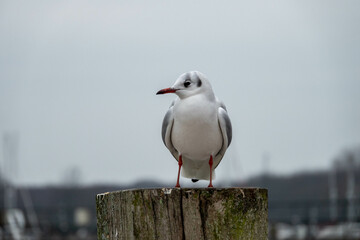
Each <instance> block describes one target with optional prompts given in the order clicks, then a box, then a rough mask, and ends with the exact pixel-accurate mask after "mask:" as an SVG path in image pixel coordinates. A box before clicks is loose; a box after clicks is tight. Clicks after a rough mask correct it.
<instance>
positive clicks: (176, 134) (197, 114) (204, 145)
mask: <svg viewBox="0 0 360 240" xmlns="http://www.w3.org/2000/svg"><path fill="white" fill-rule="evenodd" d="M171 141H172V143H173V145H174V147H175V149H176V150H177V151H178V152H179V153H180V154H182V155H183V156H184V157H186V158H189V159H192V160H199V161H203V160H208V159H209V156H210V155H213V156H214V155H215V154H216V153H218V151H219V150H220V148H221V146H222V134H221V130H220V128H219V123H218V117H217V106H216V103H214V102H211V101H207V100H206V99H204V97H202V96H194V97H191V98H187V99H183V100H182V101H179V102H178V103H177V104H176V105H175V106H174V125H173V129H172V133H171Z"/></svg>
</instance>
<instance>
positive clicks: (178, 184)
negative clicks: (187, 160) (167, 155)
mask: <svg viewBox="0 0 360 240" xmlns="http://www.w3.org/2000/svg"><path fill="white" fill-rule="evenodd" d="M178 163H179V171H178V177H177V182H176V186H175V187H178V188H179V187H180V183H179V180H180V169H181V166H182V164H183V162H182V156H181V155H180V156H179V162H178Z"/></svg>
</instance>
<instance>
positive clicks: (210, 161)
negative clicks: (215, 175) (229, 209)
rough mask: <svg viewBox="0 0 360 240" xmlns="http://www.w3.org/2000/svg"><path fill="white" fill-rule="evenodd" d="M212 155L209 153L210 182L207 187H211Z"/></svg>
mask: <svg viewBox="0 0 360 240" xmlns="http://www.w3.org/2000/svg"><path fill="white" fill-rule="evenodd" d="M213 163H214V162H213V156H212V155H210V160H209V166H210V183H209V186H208V187H213V185H212V166H213Z"/></svg>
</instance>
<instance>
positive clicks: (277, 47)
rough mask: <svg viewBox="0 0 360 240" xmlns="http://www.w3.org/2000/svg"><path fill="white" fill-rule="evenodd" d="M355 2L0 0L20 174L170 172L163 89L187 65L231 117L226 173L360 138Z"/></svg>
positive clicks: (295, 161)
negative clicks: (202, 76)
mask: <svg viewBox="0 0 360 240" xmlns="http://www.w3.org/2000/svg"><path fill="white" fill-rule="evenodd" d="M359 12H360V2H359V1H276V2H275V1H226V2H224V1H196V2H195V1H181V2H180V1H178V2H174V1H171V2H170V1H2V2H1V3H0V132H1V133H4V132H6V131H17V132H18V133H19V135H20V144H19V169H18V174H17V176H18V177H17V182H18V183H26V184H49V183H58V182H59V181H60V180H61V179H62V177H63V176H64V171H65V170H66V169H68V168H69V166H78V167H80V168H81V171H82V175H83V180H84V182H85V183H102V182H116V183H121V182H124V183H129V182H132V181H135V180H139V179H148V178H152V179H154V180H163V181H172V182H174V184H175V180H176V174H177V164H176V162H175V160H174V159H173V158H172V156H171V154H170V153H169V152H168V150H167V149H166V148H165V146H164V145H163V143H162V141H161V136H160V128H161V121H162V118H163V116H164V114H165V112H166V110H167V108H168V106H169V104H170V102H171V100H172V99H173V98H174V96H171V95H168V96H156V95H155V93H156V91H157V90H159V89H161V88H165V87H169V86H171V85H172V84H173V82H174V81H175V79H176V78H177V77H178V76H179V75H180V74H181V73H183V72H186V71H189V70H199V71H201V72H203V73H204V74H205V75H207V76H208V78H209V80H210V81H211V83H212V85H213V88H214V91H215V93H216V95H217V96H218V97H220V98H221V99H222V100H223V101H224V102H225V103H226V105H227V108H228V111H229V114H230V117H231V119H232V123H233V128H234V134H233V143H232V145H231V147H230V148H229V150H228V152H227V154H226V155H225V157H224V159H223V162H222V163H221V164H220V165H219V168H218V169H217V177H218V178H219V179H220V181H226V179H228V178H231V179H243V178H245V177H248V176H250V175H252V174H256V173H259V172H261V171H262V165H261V163H262V156H263V155H264V153H268V154H269V156H270V163H269V168H270V171H272V172H275V173H281V174H283V173H291V172H295V171H298V170H303V169H319V168H325V167H327V166H329V164H330V163H331V161H332V160H333V159H334V158H335V157H336V155H337V154H338V153H339V152H340V151H342V150H343V149H344V148H347V147H352V146H357V145H359V144H360V134H359V133H360V67H359V66H360V14H359ZM0 150H1V151H2V152H3V150H4V149H3V146H2V144H1V146H0ZM0 162H3V158H2V155H1V161H0ZM220 181H215V184H216V182H220ZM185 182H186V180H185Z"/></svg>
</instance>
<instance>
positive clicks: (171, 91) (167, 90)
mask: <svg viewBox="0 0 360 240" xmlns="http://www.w3.org/2000/svg"><path fill="white" fill-rule="evenodd" d="M174 92H176V89H174V88H164V89H161V90H160V91H158V92H157V93H156V95H158V94H165V93H174Z"/></svg>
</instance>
